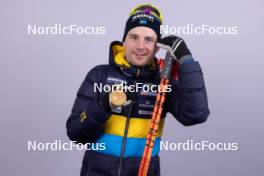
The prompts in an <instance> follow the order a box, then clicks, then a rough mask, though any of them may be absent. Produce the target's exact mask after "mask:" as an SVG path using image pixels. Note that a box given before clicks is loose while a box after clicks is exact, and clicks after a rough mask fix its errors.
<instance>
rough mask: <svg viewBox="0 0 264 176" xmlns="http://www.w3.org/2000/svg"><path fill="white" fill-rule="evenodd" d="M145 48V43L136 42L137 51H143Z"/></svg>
mask: <svg viewBox="0 0 264 176" xmlns="http://www.w3.org/2000/svg"><path fill="white" fill-rule="evenodd" d="M144 48H145V43H144V41H143V40H138V42H137V49H139V50H143V49H144Z"/></svg>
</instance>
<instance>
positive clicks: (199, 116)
mask: <svg viewBox="0 0 264 176" xmlns="http://www.w3.org/2000/svg"><path fill="white" fill-rule="evenodd" d="M162 20H163V19H162V15H161V13H160V11H159V10H158V9H157V8H156V7H154V6H152V5H149V4H148V5H140V6H138V7H136V8H135V9H133V10H132V12H131V13H130V16H129V18H128V20H127V22H126V27H125V32H124V35H123V40H122V42H119V41H115V42H112V43H111V45H110V56H109V64H108V65H99V66H96V67H94V68H93V69H92V70H90V71H89V73H88V74H87V76H86V78H85V80H84V81H83V83H82V85H81V87H80V89H79V91H78V93H77V97H76V100H75V103H74V105H73V108H72V112H71V115H70V117H69V119H68V120H67V134H68V136H69V138H70V139H71V140H73V141H76V142H79V143H83V144H86V143H97V144H101V146H104V147H103V149H104V150H87V151H86V152H85V155H84V158H83V165H82V169H81V176H86V175H89V176H121V175H122V176H135V175H137V174H138V170H139V166H140V161H141V157H142V154H143V151H144V147H145V142H146V136H147V133H148V126H149V123H150V120H151V115H152V112H153V108H154V105H155V100H156V96H157V92H156V91H143V90H142V89H140V88H139V89H136V90H137V91H131V90H130V91H128V92H125V93H121V95H120V96H119V97H118V98H113V96H112V95H113V94H112V93H110V94H109V93H108V92H103V91H102V92H100V91H94V85H95V84H100V83H101V84H102V85H107V86H109V85H119V84H126V85H127V86H131V87H132V86H135V85H137V83H140V84H141V85H144V86H157V85H159V82H160V67H159V64H158V63H160V62H158V61H157V59H156V57H155V54H156V52H157V51H158V47H157V42H159V43H160V44H163V45H167V47H169V48H171V50H172V51H173V57H174V58H177V59H178V60H179V70H178V77H173V78H172V79H171V83H170V84H171V91H170V92H169V93H168V95H167V99H166V102H165V105H164V107H163V112H162V115H161V122H160V125H159V129H158V132H157V136H156V140H155V144H154V147H153V152H152V158H151V162H150V166H149V170H148V175H149V176H159V175H160V164H159V150H160V141H161V136H162V130H163V126H164V121H165V117H166V114H167V113H171V114H172V115H173V116H174V117H175V118H176V119H177V120H178V121H179V122H180V123H182V124H183V125H186V126H187V125H194V124H198V123H202V122H204V121H205V120H206V119H207V117H208V115H209V110H208V104H207V95H206V89H205V85H204V80H203V74H202V70H201V67H200V65H199V63H198V62H197V61H195V60H194V59H193V57H192V54H191V52H190V51H189V49H188V48H187V46H186V44H185V42H184V41H183V42H181V43H180V45H178V47H176V45H177V44H179V43H178V41H179V38H178V37H176V36H169V37H165V38H162V39H161V34H160V25H161V24H162ZM150 90H152V89H150ZM121 98H122V99H123V98H126V100H125V103H121V104H119V103H117V102H118V100H120V99H121ZM114 99H115V101H116V102H114V101H113V100H114Z"/></svg>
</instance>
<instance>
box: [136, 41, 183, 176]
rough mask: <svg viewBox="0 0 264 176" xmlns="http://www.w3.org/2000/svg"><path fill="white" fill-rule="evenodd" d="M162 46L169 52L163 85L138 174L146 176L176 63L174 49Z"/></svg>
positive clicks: (163, 71)
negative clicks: (167, 87)
mask: <svg viewBox="0 0 264 176" xmlns="http://www.w3.org/2000/svg"><path fill="white" fill-rule="evenodd" d="M181 42H182V40H180V41H179V42H178V44H177V46H176V47H175V50H176V48H177V47H178V46H179V45H180V43H181ZM160 47H162V48H164V49H166V50H167V51H168V52H167V54H166V57H165V64H164V67H163V70H162V72H161V75H160V77H161V81H160V87H161V91H159V92H158V95H157V98H156V102H155V106H154V110H153V113H152V118H151V122H150V126H149V131H148V134H147V138H146V144H145V148H144V153H143V156H142V159H141V163H140V168H139V172H138V176H146V175H147V173H148V168H149V164H150V161H151V155H152V150H153V147H154V144H155V139H156V136H157V132H158V129H159V122H160V118H161V114H162V110H163V105H164V102H165V98H166V92H165V89H166V86H167V85H168V84H169V80H170V77H171V72H172V67H173V64H174V59H176V58H173V57H172V56H173V54H172V52H173V51H172V50H171V48H168V47H167V46H164V45H160Z"/></svg>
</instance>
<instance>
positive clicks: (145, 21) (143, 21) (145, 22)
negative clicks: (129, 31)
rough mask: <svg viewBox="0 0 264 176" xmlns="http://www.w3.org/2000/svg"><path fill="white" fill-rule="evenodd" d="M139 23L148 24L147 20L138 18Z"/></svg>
mask: <svg viewBox="0 0 264 176" xmlns="http://www.w3.org/2000/svg"><path fill="white" fill-rule="evenodd" d="M139 24H145V25H146V24H148V22H147V20H140V21H139Z"/></svg>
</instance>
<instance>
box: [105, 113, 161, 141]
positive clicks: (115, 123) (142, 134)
mask: <svg viewBox="0 0 264 176" xmlns="http://www.w3.org/2000/svg"><path fill="white" fill-rule="evenodd" d="M126 119H127V118H126V117H125V116H122V115H116V114H112V115H111V117H110V118H109V120H108V121H107V122H106V125H105V133H106V134H112V135H117V136H123V135H124V130H125V124H126ZM150 121H151V119H141V118H131V119H130V124H129V129H128V137H130V138H146V137H147V134H148V129H149V125H150ZM163 126H164V119H163V118H162V119H161V120H160V125H159V129H158V133H157V137H160V136H161V135H162V131H163Z"/></svg>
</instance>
